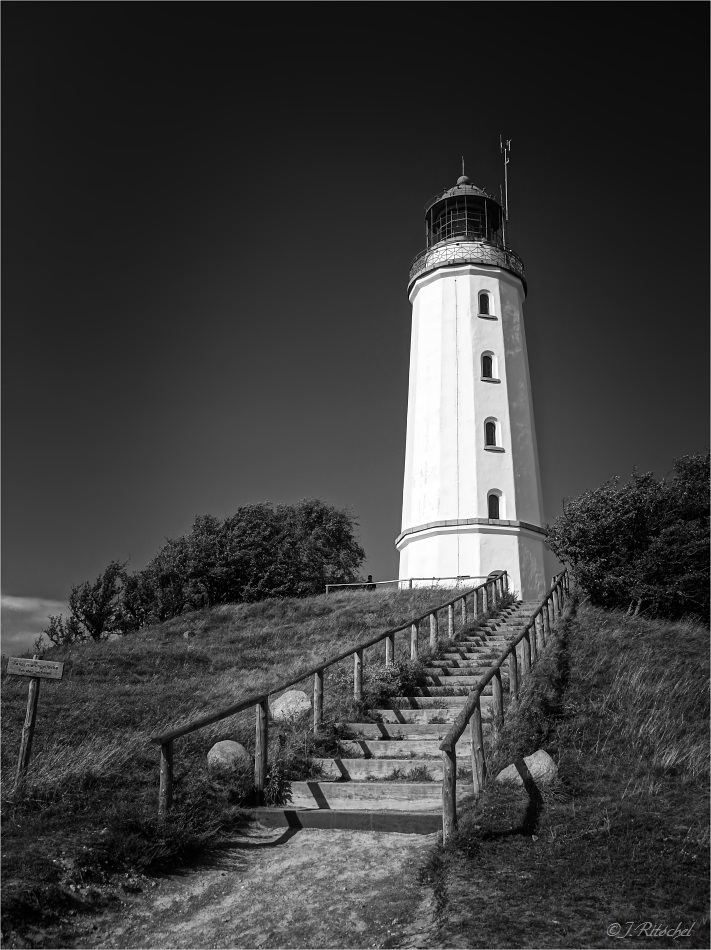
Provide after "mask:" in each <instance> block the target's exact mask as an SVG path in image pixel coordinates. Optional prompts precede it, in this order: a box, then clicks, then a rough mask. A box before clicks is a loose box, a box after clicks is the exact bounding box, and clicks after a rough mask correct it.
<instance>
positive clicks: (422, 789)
mask: <svg viewBox="0 0 711 950" xmlns="http://www.w3.org/2000/svg"><path fill="white" fill-rule="evenodd" d="M291 795H292V800H291V805H292V807H293V808H324V809H332V810H338V811H342V810H348V811H356V810H357V811H412V812H429V811H432V812H438V813H439V814H440V815H441V813H442V784H441V782H324V781H321V780H319V781H318V782H292V783H291ZM472 795H473V787H472V786H471V785H468V786H467V785H462V784H460V783H459V782H458V783H457V802H464V801H466V800H467V798H471V797H472Z"/></svg>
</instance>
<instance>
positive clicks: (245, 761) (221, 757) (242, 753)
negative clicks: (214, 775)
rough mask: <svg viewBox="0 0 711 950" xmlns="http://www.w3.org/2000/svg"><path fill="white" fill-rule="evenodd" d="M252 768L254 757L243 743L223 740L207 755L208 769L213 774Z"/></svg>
mask: <svg viewBox="0 0 711 950" xmlns="http://www.w3.org/2000/svg"><path fill="white" fill-rule="evenodd" d="M251 766H252V756H251V755H250V754H249V752H247V750H246V749H245V747H244V746H243V745H242V743H241V742H234V741H233V740H232V739H223V740H222V742H216V743H215V744H214V746H213V747H212V748H211V749H210V751H209V752H208V753H207V767H208V769H209V770H210V771H211V772H236V771H238V770H239V769H242V768H245V767H249V768H251Z"/></svg>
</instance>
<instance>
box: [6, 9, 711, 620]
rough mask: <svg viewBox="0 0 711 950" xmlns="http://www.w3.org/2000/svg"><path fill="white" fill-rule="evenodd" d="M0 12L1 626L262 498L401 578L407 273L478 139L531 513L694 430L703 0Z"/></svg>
mask: <svg viewBox="0 0 711 950" xmlns="http://www.w3.org/2000/svg"><path fill="white" fill-rule="evenodd" d="M3 27H4V29H3V74H4V75H3V78H4V83H3V100H4V101H3V107H4V108H3V133H4V139H3V142H4V164H3V185H4V189H3V198H4V246H3V250H4V272H3V278H4V279H3V299H2V303H3V316H4V321H3V323H4V341H3V342H4V346H3V355H4V397H5V398H4V401H3V407H4V411H3V437H4V492H3V514H4V537H3V554H4V558H3V567H4V575H3V594H4V595H6V607H7V608H8V613H7V614H6V618H10V619H8V627H6V631H7V630H8V629H10V630H12V629H14V627H13V626H12V624H13V623H14V622H15V621H14V620H12V618H11V617H10V614H11V613H12V611H14V612H15V614H13V616H15V615H17V616H19V614H20V613H21V612H22V609H23V608H22V604H23V603H24V602H25V601H26V602H27V603H26V604H25V606H28V605H30V606H31V605H34V608H35V614H36V613H37V610H38V609H39V607H38V605H40V606H41V607H42V608H44V607H45V605H46V604H49V603H51V602H53V601H57V602H60V601H63V600H65V599H66V597H67V595H68V592H69V587H70V585H71V584H73V583H79V582H81V581H83V580H86V579H89V578H94V577H96V575H97V574H98V573H99V572H100V571H101V570H102V569H103V568H104V567H105V566H106V564H107V563H108V562H109V561H110V560H111V559H114V558H119V559H125V558H128V557H129V556H130V558H131V562H130V563H131V566H132V567H133V568H140V567H143V566H144V565H145V563H146V562H147V560H148V559H149V558H150V557H151V556H152V555H153V554H154V553H155V551H156V550H157V548H158V547H159V546H160V545H161V544H162V543H163V541H164V539H165V538H166V537H171V536H176V535H179V534H182V533H184V532H185V531H187V530H188V529H189V528H190V525H191V524H192V521H193V519H194V516H195V515H196V514H198V513H205V512H211V513H213V514H216V515H219V516H225V515H228V514H231V513H233V512H234V511H235V510H236V508H237V507H239V506H240V505H245V504H249V503H252V502H257V501H262V500H270V501H273V502H293V501H296V500H298V499H299V498H302V497H304V496H317V497H321V498H324V499H326V500H328V501H330V502H332V503H334V504H336V505H338V506H344V507H345V506H348V507H352V509H353V510H354V511H355V513H356V514H357V516H358V518H359V521H360V532H361V540H362V543H363V544H364V546H365V549H366V552H367V554H368V562H367V564H366V565H365V570H366V571H367V572H371V573H373V574H374V575H375V576H376V577H377V578H389V577H396V576H397V565H398V559H397V552H396V550H395V547H394V543H393V542H394V539H395V537H396V535H397V534H398V532H399V529H400V515H401V503H402V477H403V466H404V451H405V422H406V409H407V377H408V360H409V345H410V340H409V335H410V305H409V302H408V299H407V295H406V285H407V275H408V269H409V265H410V261H411V259H412V258H413V257H414V256H415V254H417V253H418V252H419V251H420V250H421V249H422V247H423V240H424V225H423V210H424V205H425V203H426V201H427V199H428V198H429V197H430V196H431V195H433V194H434V193H436V192H437V191H439V190H441V189H443V188H445V187H449V186H451V185H453V184H454V182H455V180H456V178H457V176H458V175H459V174H460V172H461V165H460V156H461V155H462V154H463V155H464V156H465V160H466V172H467V174H468V175H469V176H470V177H471V178H472V180H473V181H474V182H475V183H476V184H478V185H480V186H482V187H486V188H487V189H488V190H489V191H493V192H496V193H498V186H499V182H500V181H501V178H502V170H501V160H500V155H499V134H500V133H503V134H504V136H505V137H508V138H510V139H511V141H512V156H511V165H510V189H509V196H510V209H511V220H510V226H509V236H510V242H511V245H512V246H513V248H514V249H515V250H516V251H517V252H518V253H519V254H520V255H521V256H522V257H523V259H524V262H525V265H526V271H527V278H528V290H529V296H528V299H527V301H526V306H525V317H526V327H527V335H528V345H529V355H530V368H531V377H532V385H533V398H534V409H535V416H536V425H537V434H538V443H539V451H540V461H541V473H542V480H543V495H544V503H545V507H546V516H547V518H548V520H552V519H553V518H555V516H556V515H557V514H558V513H559V512H560V510H561V504H562V499H563V497H564V496H567V495H575V494H578V493H580V492H582V491H584V490H586V489H589V488H592V487H594V486H596V485H598V484H600V483H601V482H602V481H604V480H605V479H608V478H610V477H611V476H612V475H615V474H621V475H623V476H627V475H629V473H630V472H631V470H632V468H633V466H635V465H636V466H638V467H639V468H640V469H641V470H644V471H647V470H653V471H655V472H656V473H657V474H658V475H664V474H666V473H667V472H669V470H670V469H671V467H672V462H673V459H674V458H675V457H678V456H680V455H684V454H687V453H691V452H696V451H702V450H703V449H704V448H705V447H706V445H707V444H708V316H707V311H708V294H707V286H708V250H709V249H708V214H707V207H708V172H707V168H708V130H707V115H708V94H707V86H708V81H707V34H708V7H707V5H706V4H702V3H680V4H667V3H656V4H638V3H634V4H626V3H615V4H611V3H610V4H608V3H586V4H578V3H557V4H538V3H535V4H521V3H518V4H513V3H511V4H503V3H457V4H449V3H419V4H384V3H381V4H367V3H362V4H361V3H357V4H356V3H339V4H336V3H319V4H304V3H294V4H286V3H279V4H276V3H242V4H192V3H184V4H172V3H165V4H147V3H144V4H138V3H135V4H134V3H121V4H112V3H106V4H93V3H92V4H88V3H87V4H68V3H62V4H44V3H32V4H24V3H13V4H5V5H4V17H3ZM28 609H29V607H28ZM40 612H41V611H40ZM45 613H46V610H45ZM33 622H34V623H35V626H36V623H37V621H36V620H35V621H33Z"/></svg>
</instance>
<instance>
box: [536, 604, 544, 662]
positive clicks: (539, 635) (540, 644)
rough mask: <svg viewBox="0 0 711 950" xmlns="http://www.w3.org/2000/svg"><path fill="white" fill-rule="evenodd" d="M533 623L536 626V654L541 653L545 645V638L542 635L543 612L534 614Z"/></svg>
mask: <svg viewBox="0 0 711 950" xmlns="http://www.w3.org/2000/svg"><path fill="white" fill-rule="evenodd" d="M534 623H535V625H536V646H537V647H538V652H539V653H542V652H543V648H544V646H545V645H546V638H545V636H544V634H543V611H541V612H540V613H538V614H536V619H535V621H534Z"/></svg>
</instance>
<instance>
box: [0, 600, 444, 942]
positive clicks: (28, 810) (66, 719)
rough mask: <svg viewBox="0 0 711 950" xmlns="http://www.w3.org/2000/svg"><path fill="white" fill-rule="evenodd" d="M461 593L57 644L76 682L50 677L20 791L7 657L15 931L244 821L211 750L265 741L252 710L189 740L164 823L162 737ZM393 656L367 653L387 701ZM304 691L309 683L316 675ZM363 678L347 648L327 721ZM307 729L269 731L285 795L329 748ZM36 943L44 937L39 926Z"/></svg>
mask: <svg viewBox="0 0 711 950" xmlns="http://www.w3.org/2000/svg"><path fill="white" fill-rule="evenodd" d="M449 596H451V593H450V592H449V591H444V590H432V589H422V588H420V589H415V590H412V591H396V592H389V593H383V592H379V591H378V592H371V591H357V592H356V593H337V594H331V595H329V596H326V595H323V594H322V595H320V596H316V597H303V598H290V599H289V598H279V599H275V598H272V599H267V600H262V601H260V602H258V603H249V604H232V605H222V606H219V607H214V608H206V609H203V610H198V611H194V612H192V613H187V614H183V615H181V616H179V617H175V618H173V619H172V620H169V621H166V622H165V623H163V624H160V625H157V626H149V627H146V628H144V629H143V630H141V631H139V632H137V633H134V634H131V635H128V636H124V637H121V638H119V639H117V640H111V641H108V642H101V643H99V642H95V641H94V640H90V641H88V642H85V643H75V644H69V645H66V646H64V647H62V648H59V647H55V648H52V649H51V650H49V651H48V652H47V653H46V654H45V657H46V658H47V659H52V660H62V661H63V662H64V679H63V680H62V681H61V682H55V681H45V682H43V683H42V685H41V695H40V701H39V711H38V717H37V728H36V732H35V739H34V745H33V759H32V763H31V766H30V771H29V774H28V780H27V787H26V793H25V795H24V796H23V797H22V798H21V799H19V800H17V801H15V800H14V799H13V793H12V783H13V776H14V768H15V762H16V756H17V750H18V746H19V738H20V731H21V728H22V722H23V719H24V714H25V704H26V700H27V681H26V679H24V678H22V677H15V676H8V675H7V673H6V670H5V669H4V668H3V676H2V740H3V741H2V776H3V786H2V797H3V810H2V833H3V854H2V860H3V914H4V924H3V927H4V931H5V932H6V933H7V931H8V929H16V928H17V927H19V926H22V927H23V928H24V931H25V933H26V932H27V928H28V927H30V928H31V927H32V926H35V925H36V926H37V927H40V926H42V925H44V924H45V923H46V922H47V921H49V920H54V921H55V922H57V921H61V919H62V918H64V919H66V920H67V921H68V920H69V916H70V914H71V913H73V912H74V911H78V910H79V911H80V910H81V909H82V908H86V907H89V906H91V905H94V904H95V903H96V902H97V901H99V900H101V899H102V895H104V894H106V893H107V892H110V888H108V891H107V886H105V885H107V882H109V883H110V882H112V881H115V880H116V875H117V874H122V875H125V874H132V875H135V873H137V872H141V871H144V872H153V871H156V870H159V869H161V868H165V867H170V866H174V865H175V864H176V862H180V861H185V860H188V859H189V858H190V857H191V856H192V855H194V854H196V853H197V852H198V851H200V850H201V849H204V848H205V847H207V846H210V845H211V843H214V842H215V840H216V839H217V838H218V837H219V836H220V835H222V834H224V832H225V831H226V830H227V829H229V828H230V826H234V824H235V823H237V824H239V823H240V822H243V821H244V820H245V813H244V811H242V810H241V809H240V808H239V807H238V802H239V801H241V800H242V799H241V796H242V794H243V792H244V791H245V790H244V789H243V788H235V787H230V786H226V785H225V784H224V783H221V782H219V781H217V780H212V779H210V777H209V776H208V775H207V772H206V766H205V757H206V754H207V752H208V750H209V748H210V747H211V746H212V745H213V743H215V742H216V741H219V740H220V739H237V740H238V741H239V742H242V743H243V745H244V746H245V747H246V748H247V749H248V750H249V751H250V752H251V753H253V751H254V713H253V711H251V710H250V711H246V712H244V713H240V714H238V715H236V716H234V717H231V718H230V719H227V720H223V721H222V722H219V723H216V724H214V725H213V726H210V727H207V728H205V729H203V730H200V731H199V732H195V733H191V734H190V735H188V736H185V737H184V738H181V739H179V740H177V741H176V743H175V801H176V805H175V808H174V810H173V811H172V812H171V813H170V816H169V818H168V820H167V821H165V822H159V821H158V820H157V813H156V812H157V792H158V747H157V746H156V745H154V744H153V743H151V742H150V736H151V735H152V734H154V733H156V732H160V731H161V730H164V729H167V728H169V727H170V726H173V725H175V724H177V723H179V722H184V721H187V720H190V719H192V718H194V717H196V716H198V715H201V714H204V713H206V712H208V711H211V710H213V709H215V708H220V707H221V706H224V705H227V704H229V703H232V702H236V701H238V700H239V699H240V698H242V697H243V696H246V695H249V694H251V693H254V692H259V691H262V690H266V689H269V688H271V687H273V686H275V685H276V684H278V683H279V682H280V681H283V680H285V679H287V678H290V677H292V676H294V675H297V674H298V672H299V670H302V669H308V668H309V667H310V666H313V665H314V663H315V662H317V661H318V660H319V659H321V658H327V657H328V656H332V655H335V654H337V653H340V652H342V651H343V650H345V649H347V648H348V647H349V646H352V645H355V644H356V643H358V642H359V641H361V640H364V639H367V638H368V637H370V636H373V634H374V633H376V632H380V631H384V630H386V629H388V628H391V627H394V626H398V625H400V624H401V623H404V622H406V621H407V620H408V619H410V618H411V617H412V616H417V615H420V614H422V613H424V612H425V611H426V610H427V609H429V608H430V607H432V606H435V605H437V604H439V603H442V602H444V601H445V600H446V599H447V598H448V597H449ZM408 653H409V635H405V634H403V635H402V636H399V637H397V652H396V659H397V660H398V661H399V662H400V667H399V668H400V669H401V670H402V671H403V672H404V671H405V670H404V665H403V663H402V661H403V660H404V659H405V657H406V656H407V655H408ZM383 663H384V644H380V645H379V647H374V648H372V649H370V650H368V651H367V654H366V664H365V669H366V675H368V673H369V671H370V672H371V673H372V674H373V675H371V676H370V677H369V678H367V679H366V687H367V690H368V691H369V692H370V694H371V695H370V698H371V699H373V700H374V699H375V698H377V696H379V695H381V694H382V692H383V690H385V691H387V690H388V689H390V688H394V689H397V684H395V683H393V682H392V675H391V674H388V677H385V676H383V675H382V673H381V672H379V671H380V670H381V668H382V666H383ZM302 688H304V689H305V690H306V691H307V692H310V690H311V689H312V683H311V681H310V680H308V681H306V682H304V684H303V687H302ZM350 689H352V660H351V661H348V660H346V661H343V663H342V664H341V666H339V667H334V668H332V669H331V670H330V671H329V672H328V673H327V675H326V678H325V689H324V694H325V695H324V716H325V719H326V723H327V724H328V723H329V722H331V723H332V722H333V720H334V719H335V718H336V717H338V716H342V715H344V714H345V715H346V716H347V715H348V710H347V702H346V699H347V694H348V692H349V690H350ZM344 694H345V696H346V698H345V699H344ZM344 703H345V706H344ZM306 733H307V730H301V731H299V730H291V731H290V730H289V729H288V728H287V727H280V728H276V727H275V728H273V729H270V748H269V758H270V761H271V762H272V765H273V772H272V773H271V775H270V781H271V782H272V785H273V788H274V789H275V791H278V789H279V786H280V783H282V782H283V780H286V779H288V773H287V771H286V769H287V768H288V767H293V766H294V764H295V763H296V764H298V763H299V756H300V757H301V763H302V764H304V761H305V759H307V758H308V756H309V755H310V754H311V753H312V752H316V754H319V752H318V750H316V748H315V746H314V745H313V740H312V739H309V742H310V743H311V745H309V744H308V743H306V741H305V739H304V737H305V735H306ZM323 741H324V742H328V741H329V732H328V729H326V730H325V735H324V739H323ZM300 743H301V745H300ZM122 879H123V878H122ZM23 939H24V938H23ZM28 939H29V938H28ZM31 939H32V940H35V941H38V942H41V939H42V938H41V933H40V931H39V930H38V931H37V932H36V933H35V935H34V937H32V938H31ZM55 939H57V935H56V934H55ZM23 945H24V944H23ZM55 945H56V944H55Z"/></svg>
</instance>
